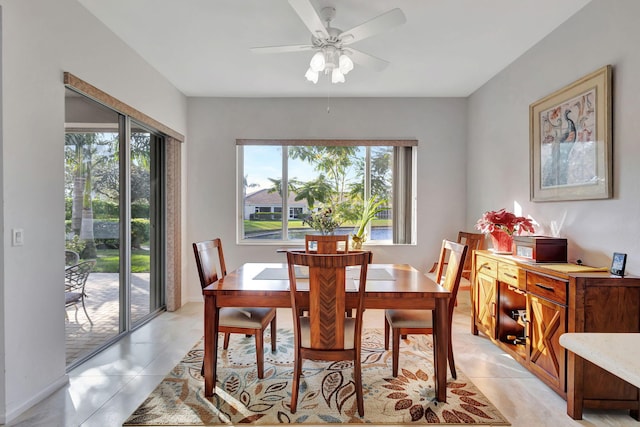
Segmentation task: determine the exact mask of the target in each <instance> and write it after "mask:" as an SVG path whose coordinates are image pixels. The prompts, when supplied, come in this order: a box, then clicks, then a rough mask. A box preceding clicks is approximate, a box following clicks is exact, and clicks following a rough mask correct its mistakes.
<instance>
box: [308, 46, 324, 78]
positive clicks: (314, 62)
mask: <svg viewBox="0 0 640 427" xmlns="http://www.w3.org/2000/svg"><path fill="white" fill-rule="evenodd" d="M324 66H325V59H324V53H323V52H322V51H319V52H316V54H315V55H313V57H312V58H311V62H309V69H310V70H311V71H314V72H315V73H318V72H320V71H322V70H324Z"/></svg>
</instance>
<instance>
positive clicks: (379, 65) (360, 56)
mask: <svg viewBox="0 0 640 427" xmlns="http://www.w3.org/2000/svg"><path fill="white" fill-rule="evenodd" d="M345 50H346V51H347V53H348V54H349V57H350V58H351V60H353V62H356V63H358V64H360V65H362V66H364V67H368V68H372V69H374V70H376V71H382V70H384V69H385V68H387V65H389V62H388V61H385V60H384V59H380V58H377V57H375V56H373V55H369V54H368V53H364V52H362V51H361V50H356V49H353V48H349V49H345Z"/></svg>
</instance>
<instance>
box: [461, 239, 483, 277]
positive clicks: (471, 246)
mask: <svg viewBox="0 0 640 427" xmlns="http://www.w3.org/2000/svg"><path fill="white" fill-rule="evenodd" d="M484 241H485V235H484V234H482V233H467V232H466V231H460V232H458V243H460V244H462V245H467V252H468V253H467V257H465V259H464V267H463V268H462V278H463V279H466V280H470V279H471V260H472V259H473V257H472V256H471V253H472V252H473V251H477V250H480V249H483V248H484Z"/></svg>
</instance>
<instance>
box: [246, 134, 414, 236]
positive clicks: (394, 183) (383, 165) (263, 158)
mask: <svg viewBox="0 0 640 427" xmlns="http://www.w3.org/2000/svg"><path fill="white" fill-rule="evenodd" d="M416 145H417V142H416V141H414V140H390V141H379V140H361V141H360V140H358V141H356V140H349V141H343V140H237V150H238V178H239V183H240V185H239V189H240V191H239V194H238V199H239V203H238V212H239V215H238V221H239V224H238V230H239V236H238V237H239V241H241V242H251V243H257V242H264V243H268V242H279V243H281V242H282V241H300V240H302V239H304V235H305V234H307V233H309V231H310V230H311V227H310V226H309V224H307V222H306V221H305V220H306V219H307V217H309V215H310V214H312V213H314V212H319V211H328V212H331V216H332V217H333V218H334V219H335V220H337V222H338V223H339V224H340V226H339V227H338V228H337V229H336V230H335V233H336V234H351V233H353V232H354V229H355V228H356V227H357V226H358V225H359V219H360V216H361V212H362V208H363V206H364V204H365V203H366V202H367V201H369V200H371V199H375V201H380V202H381V204H380V206H381V207H382V209H381V210H380V211H379V212H378V213H377V214H376V215H375V217H374V219H373V220H372V221H371V222H370V224H369V226H368V229H367V231H366V233H367V241H369V242H378V243H394V244H403V243H413V234H414V230H415V227H414V226H413V222H414V221H413V216H414V215H413V211H414V199H415V197H414V196H413V194H414V189H415V183H414V181H415V167H414V163H415V160H414V159H415V147H416ZM265 207H268V209H265ZM282 212H288V215H286V216H283V215H282Z"/></svg>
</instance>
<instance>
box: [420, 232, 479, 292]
mask: <svg viewBox="0 0 640 427" xmlns="http://www.w3.org/2000/svg"><path fill="white" fill-rule="evenodd" d="M484 241H485V235H484V234H482V233H468V232H466V231H459V232H458V240H456V242H457V243H460V244H462V245H467V248H468V249H467V252H469V256H468V257H467V258H466V259H465V261H464V268H463V269H462V278H463V279H466V280H470V279H471V259H472V257H471V253H472V252H473V251H474V250H481V249H483V248H484ZM437 267H438V261H436V262H434V263H433V265H432V266H431V269H430V270H429V271H428V273H430V274H429V275H430V276H432V278H433V279H434V280H435V273H436V268H437Z"/></svg>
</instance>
